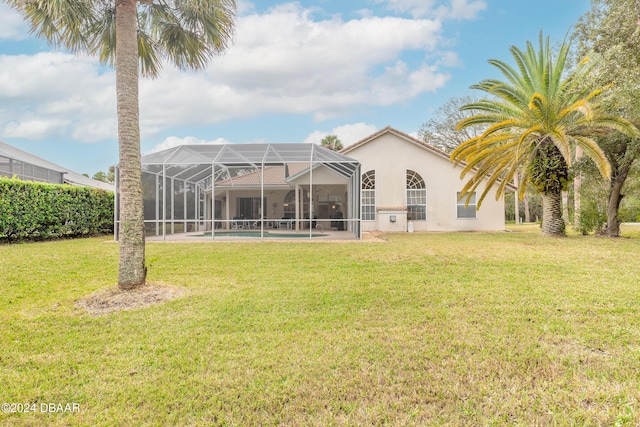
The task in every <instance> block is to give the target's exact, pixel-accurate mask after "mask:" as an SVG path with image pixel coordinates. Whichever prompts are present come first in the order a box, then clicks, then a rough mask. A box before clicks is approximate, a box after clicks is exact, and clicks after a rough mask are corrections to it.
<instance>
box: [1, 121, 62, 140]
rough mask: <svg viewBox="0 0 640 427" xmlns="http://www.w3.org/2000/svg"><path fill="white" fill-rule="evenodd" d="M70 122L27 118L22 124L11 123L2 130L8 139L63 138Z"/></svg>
mask: <svg viewBox="0 0 640 427" xmlns="http://www.w3.org/2000/svg"><path fill="white" fill-rule="evenodd" d="M70 122H71V121H70V120H63V119H37V118H26V119H24V120H22V121H21V122H9V123H7V124H6V125H5V126H4V128H3V129H2V134H3V135H5V136H6V137H8V138H26V139H34V140H37V139H42V138H48V137H49V138H50V137H52V136H62V135H63V134H64V133H65V131H66V130H67V129H68V127H69V125H70V124H71V123H70Z"/></svg>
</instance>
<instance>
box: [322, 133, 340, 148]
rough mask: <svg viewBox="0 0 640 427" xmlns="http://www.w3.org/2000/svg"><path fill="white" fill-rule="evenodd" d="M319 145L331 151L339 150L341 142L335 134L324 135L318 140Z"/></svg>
mask: <svg viewBox="0 0 640 427" xmlns="http://www.w3.org/2000/svg"><path fill="white" fill-rule="evenodd" d="M320 145H321V146H323V147H325V148H328V149H329V150H333V151H340V150H342V148H343V147H342V142H340V140H339V139H338V137H337V136H336V135H327V136H325V137H324V138H322V141H320Z"/></svg>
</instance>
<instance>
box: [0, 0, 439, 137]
mask: <svg viewBox="0 0 640 427" xmlns="http://www.w3.org/2000/svg"><path fill="white" fill-rule="evenodd" d="M396 3H398V5H399V4H400V3H401V1H400V0H397V1H396ZM409 3H411V2H408V3H407V4H409ZM427 3H429V2H427ZM0 4H1V3H0ZM429 4H431V3H429ZM241 5H242V7H243V11H244V12H245V13H246V15H240V17H239V20H238V28H237V40H236V43H235V45H234V46H232V47H231V49H230V50H229V51H228V53H227V54H226V55H225V56H223V57H220V58H216V59H215V60H214V62H213V63H212V64H210V66H209V67H208V69H207V70H204V71H201V72H180V71H178V70H176V69H174V68H172V67H170V66H167V67H165V69H164V70H163V72H162V74H161V75H160V77H159V78H158V79H155V80H141V86H140V106H141V111H140V119H141V133H142V135H143V137H149V136H152V135H155V134H158V133H159V132H161V131H163V130H165V129H167V128H170V127H172V126H193V125H200V126H202V125H210V124H214V123H219V122H222V121H226V120H230V119H237V118H248V117H256V116H259V115H264V114H299V115H311V116H312V117H313V118H314V120H316V121H322V120H326V119H328V118H336V117H339V116H341V115H343V114H345V113H346V112H349V111H350V110H352V109H353V108H358V107H360V106H367V107H369V106H388V105H392V104H398V103H405V102H407V101H408V100H411V99H412V98H415V97H417V96H420V95H421V94H424V93H428V92H433V91H436V90H437V89H439V88H441V87H443V86H444V85H445V84H446V82H447V80H448V78H449V76H448V74H447V73H446V72H445V71H443V70H442V69H441V68H440V64H445V65H446V64H448V63H450V62H451V53H445V54H443V56H442V57H441V58H440V57H439V56H438V55H440V51H439V46H440V44H441V43H442V27H441V23H440V21H439V20H437V19H405V18H400V17H392V16H387V17H377V16H371V15H366V16H363V17H362V18H360V19H353V20H349V21H343V20H342V19H340V18H337V17H333V18H330V19H324V20H314V19H313V18H312V10H310V9H305V8H303V7H302V6H300V5H299V4H298V3H290V4H283V5H278V6H275V7H274V8H272V9H270V10H269V11H268V12H267V13H264V14H257V13H255V12H254V9H253V7H252V5H251V4H250V3H247V2H243V3H242V4H241ZM414 5H418V2H415V4H414ZM425 57H430V58H432V59H431V61H433V62H426V61H425V59H424V58H425ZM101 70H102V69H101V67H100V66H99V64H98V62H97V60H95V59H93V58H86V57H82V56H74V55H69V54H65V53H52V52H43V53H38V54H35V55H31V56H28V55H14V56H12V55H0V105H1V106H2V107H0V132H2V131H3V128H4V129H5V130H8V131H11V132H18V129H19V130H20V134H21V135H24V137H31V138H37V137H38V135H40V134H41V132H42V130H41V129H42V126H36V127H33V131H32V132H31V135H29V129H30V127H29V126H27V123H31V122H32V121H33V120H34V119H35V118H37V119H38V120H41V121H43V122H50V123H58V126H57V127H56V128H55V129H56V131H61V129H62V128H61V127H60V126H62V125H60V123H64V124H65V126H66V128H65V129H67V131H68V135H69V136H70V137H72V138H73V139H75V140H78V141H82V142H92V141H98V140H104V139H113V138H115V137H116V117H115V79H114V73H113V72H112V71H110V70H109V71H107V72H104V73H101ZM3 134H7V133H6V131H5V132H3Z"/></svg>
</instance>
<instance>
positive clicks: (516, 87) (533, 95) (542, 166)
mask: <svg viewBox="0 0 640 427" xmlns="http://www.w3.org/2000/svg"><path fill="white" fill-rule="evenodd" d="M569 49H570V44H569V43H567V42H563V43H562V45H561V46H560V48H559V50H558V52H557V54H556V55H554V54H553V52H552V50H551V48H550V43H549V38H548V37H547V39H546V41H545V40H544V38H543V35H542V33H540V38H539V47H538V49H536V48H535V47H534V46H533V44H532V43H531V42H527V48H526V50H525V51H522V50H520V49H518V48H517V47H515V46H512V47H511V49H510V51H511V54H512V55H513V57H514V59H515V62H516V68H513V67H511V66H509V65H508V64H506V63H504V62H502V61H499V60H495V59H494V60H490V61H489V63H490V64H492V65H494V66H495V67H497V68H498V69H499V70H500V72H501V73H502V74H503V75H504V76H505V77H506V81H500V80H484V81H482V82H480V83H479V84H476V85H474V86H472V88H473V89H479V90H481V91H484V92H486V93H487V94H488V95H491V97H490V98H485V99H482V100H480V101H478V102H474V103H471V104H467V105H465V106H464V107H462V108H463V109H464V110H472V111H474V112H475V115H473V116H472V117H469V118H467V119H464V120H462V121H460V123H458V128H460V129H464V128H466V127H469V126H475V125H485V126H488V127H487V129H486V131H485V132H484V133H483V134H482V135H480V136H478V137H475V138H471V139H469V140H467V141H465V142H464V143H462V144H461V145H460V146H459V147H458V148H456V149H455V150H454V151H453V152H452V153H451V159H452V160H454V161H455V162H456V163H459V162H463V161H464V162H466V164H465V166H464V169H463V172H462V175H461V176H462V177H464V176H465V175H467V174H469V173H472V174H473V176H472V177H471V178H470V179H468V181H467V182H466V184H465V186H464V187H463V191H462V193H463V194H467V197H471V194H472V193H473V192H474V191H475V190H476V189H477V188H478V187H479V186H480V184H481V183H482V182H485V188H484V191H483V193H482V195H481V197H480V199H479V200H478V207H479V206H480V204H481V203H482V200H483V199H484V198H485V197H486V195H487V194H488V192H489V190H490V189H491V188H492V187H493V186H494V185H497V186H498V188H497V189H498V191H497V194H496V197H500V196H502V195H503V194H504V190H505V187H506V185H507V184H508V183H509V182H512V181H513V179H514V176H515V174H516V172H519V171H521V173H520V174H519V176H520V178H519V181H520V182H519V185H518V188H519V195H520V198H522V197H523V195H524V192H525V191H526V189H527V185H529V184H531V185H532V186H533V188H534V189H535V190H537V191H538V192H540V193H541V194H542V200H543V213H542V232H543V233H544V234H548V235H564V234H565V230H564V227H565V225H564V221H563V220H562V196H561V193H562V191H563V190H565V189H566V188H567V185H568V183H569V181H570V167H571V157H572V156H571V150H572V148H573V147H574V146H579V147H581V148H582V149H583V151H584V154H586V155H587V156H589V157H590V158H591V159H592V160H593V161H594V162H595V164H596V166H597V167H598V169H599V170H600V173H601V175H602V176H603V177H605V178H608V177H609V175H610V171H611V168H610V165H609V162H608V161H607V158H606V156H605V154H604V152H603V151H602V150H601V149H600V147H599V146H598V144H597V143H596V141H595V140H594V136H595V135H597V134H598V133H600V132H601V131H602V130H609V129H613V130H618V131H620V132H622V133H625V134H627V135H638V134H639V132H638V130H637V129H636V128H635V127H634V126H633V125H632V124H631V123H630V122H628V121H626V120H625V119H623V118H621V117H617V116H611V115H607V114H605V113H603V111H602V110H601V109H600V108H599V105H598V103H597V102H596V100H597V97H598V95H600V94H601V93H602V92H603V91H604V90H605V89H606V88H598V89H595V90H592V89H590V88H585V87H584V85H582V84H581V82H582V81H583V80H584V77H585V76H586V75H588V73H590V72H591V70H592V69H593V64H591V63H590V62H589V61H588V59H585V60H583V61H582V62H580V63H579V64H578V65H577V67H576V68H575V69H573V70H571V71H569V70H568V69H567V57H568V54H569Z"/></svg>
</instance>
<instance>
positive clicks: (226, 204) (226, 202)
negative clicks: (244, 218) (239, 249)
mask: <svg viewBox="0 0 640 427" xmlns="http://www.w3.org/2000/svg"><path fill="white" fill-rule="evenodd" d="M224 211H225V215H226V218H227V226H226V229H227V230H229V226H230V222H229V220H230V219H231V217H230V216H229V215H230V214H231V212H230V210H229V190H226V191H225V192H224Z"/></svg>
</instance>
